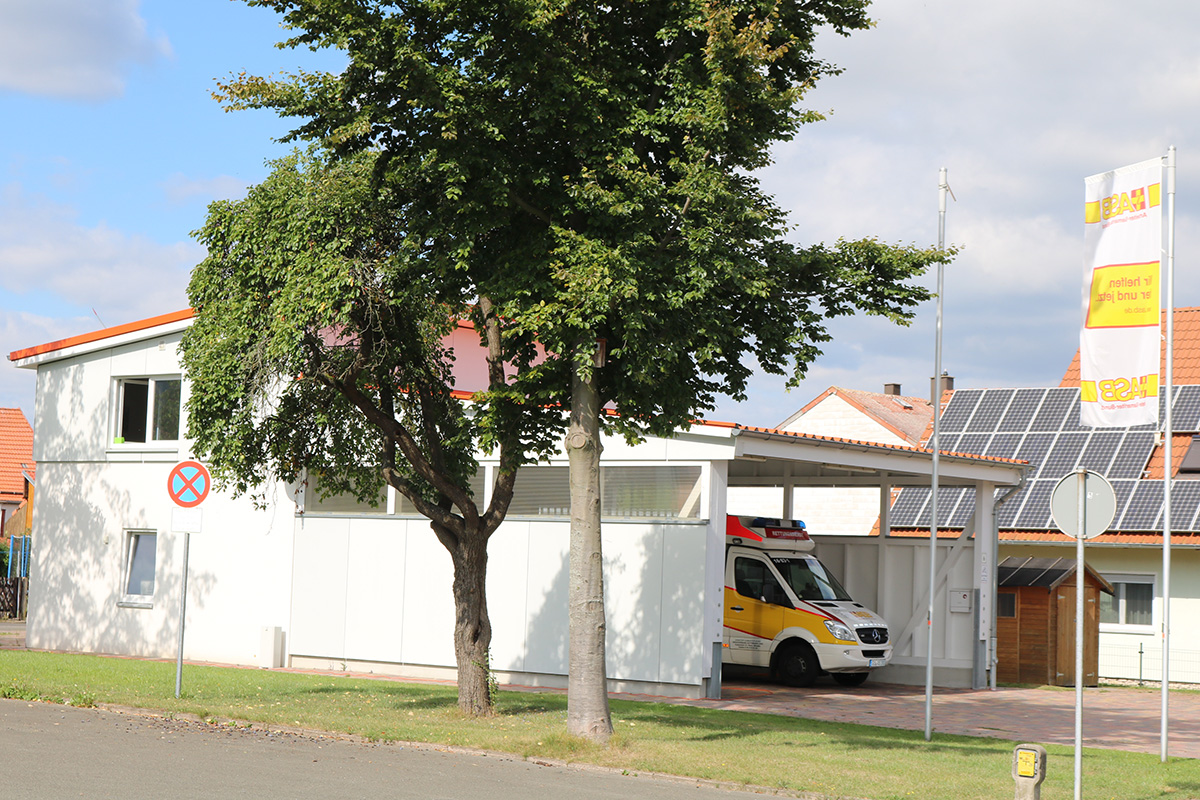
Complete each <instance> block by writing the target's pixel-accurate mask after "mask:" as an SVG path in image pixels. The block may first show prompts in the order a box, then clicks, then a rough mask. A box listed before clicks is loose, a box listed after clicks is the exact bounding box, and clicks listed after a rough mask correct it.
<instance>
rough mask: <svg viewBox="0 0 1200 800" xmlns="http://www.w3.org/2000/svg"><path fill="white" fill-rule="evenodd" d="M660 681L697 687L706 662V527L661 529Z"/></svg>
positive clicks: (689, 526) (692, 526)
mask: <svg viewBox="0 0 1200 800" xmlns="http://www.w3.org/2000/svg"><path fill="white" fill-rule="evenodd" d="M662 535H663V548H662V553H663V557H662V621H661V624H660V631H659V646H660V654H659V673H658V679H659V680H661V681H665V682H674V683H690V684H698V683H700V679H701V677H702V674H703V673H702V670H703V660H704V652H705V649H706V648H705V645H704V574H705V572H704V571H705V539H706V537H707V535H708V527H707V526H706V525H664V526H662Z"/></svg>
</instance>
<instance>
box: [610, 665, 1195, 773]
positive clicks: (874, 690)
mask: <svg viewBox="0 0 1200 800" xmlns="http://www.w3.org/2000/svg"><path fill="white" fill-rule="evenodd" d="M722 688H723V691H722V699H720V700H669V699H667V698H655V699H660V700H662V701H663V702H672V703H682V704H687V705H693V706H701V707H706V708H723V709H729V710H733V711H753V712H758V713H764V714H782V715H786V716H793V717H804V718H806V719H817V720H825V721H828V722H852V723H858V724H862V725H876V726H879V727H884V728H901V729H908V730H918V731H923V730H925V687H924V686H898V685H893V684H882V683H874V684H872V683H870V682H868V683H866V684H864V685H863V686H860V687H857V688H854V689H846V688H843V687H841V686H838V685H836V684H834V683H832V682H831V681H829V680H828V679H822V680H820V681H818V682H817V684H816V685H814V686H811V687H809V688H807V689H792V688H790V687H785V686H780V685H776V684H772V683H769V682H766V681H763V680H757V679H754V678H748V677H742V676H737V677H734V678H732V679H729V678H726V680H725V682H724V685H723V687H722ZM614 697H622V698H630V699H637V698H642V699H650V698H648V697H646V696H644V695H614ZM1169 700H1170V702H1169V718H1170V729H1169V732H1168V733H1169V738H1168V751H1169V754H1170V755H1171V756H1174V757H1182V758H1200V692H1194V691H1186V692H1180V691H1172V692H1171V694H1170V698H1169ZM1161 703H1162V695H1161V693H1160V692H1159V691H1158V689H1157V687H1155V688H1153V689H1151V688H1133V687H1107V686H1102V687H1097V688H1087V689H1084V692H1083V744H1084V746H1085V747H1104V748H1110V749H1116V750H1131V751H1135V752H1142V753H1154V754H1158V753H1159V752H1161V749H1160V748H1161V744H1160V739H1159V736H1160V719H1161V708H1162V706H1161ZM933 730H934V736H935V738H936V735H937V734H938V733H947V734H963V735H966V736H989V737H994V738H1000V739H1009V740H1012V741H1014V742H1033V743H1038V744H1064V745H1073V744H1074V743H1075V690H1074V689H1072V688H1062V687H1049V686H1042V687H1035V688H1000V689H997V690H995V691H990V690H987V689H984V690H980V691H973V690H970V689H938V688H935V689H934V693H933Z"/></svg>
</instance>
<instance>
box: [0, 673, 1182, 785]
mask: <svg viewBox="0 0 1200 800" xmlns="http://www.w3.org/2000/svg"><path fill="white" fill-rule="evenodd" d="M183 685H184V691H183V697H182V698H181V699H179V700H176V699H175V696H174V695H175V665H174V664H173V663H165V662H154V661H135V660H128V659H116V658H101V657H97V656H81V655H62V654H51V653H36V652H27V651H22V650H5V651H0V697H13V698H20V699H27V700H48V701H51V702H59V703H62V702H66V703H71V704H73V705H84V706H86V705H93V704H99V703H111V704H117V705H125V706H135V707H139V708H146V709H155V710H159V711H163V712H168V713H172V712H173V713H187V714H196V715H198V716H200V717H202V718H206V719H210V720H212V721H213V722H214V724H221V723H223V722H224V723H226V724H228V723H227V721H229V720H241V721H246V722H257V723H266V724H269V725H280V726H293V727H301V728H310V729H316V730H322V731H335V732H345V733H351V734H356V735H359V736H364V737H368V738H371V739H376V740H386V741H413V742H431V743H440V744H451V745H460V746H465V747H475V748H481V749H487V750H499V751H504V752H508V753H514V754H518V755H522V756H526V757H542V758H553V759H561V760H564V761H575V762H586V763H589V764H599V765H603V766H609V767H614V768H617V769H622V770H626V771H628V772H631V773H638V772H664V773H671V774H676V775H687V776H693V777H698V778H709V779H714V780H721V781H733V782H735V783H745V784H750V785H755V786H767V787H772V788H781V789H787V790H792V791H795V792H816V793H820V794H823V795H828V796H833V797H854V798H870V799H871V800H890V799H891V798H921V800H938V799H939V798H941V799H944V800H969V799H970V798H1005V797H1011V796H1012V795H1013V781H1012V777H1011V774H1012V773H1011V761H1012V748H1013V745H1014V743H1013V742H1007V741H1003V740H999V739H976V738H971V737H966V736H949V735H943V734H937V735H936V736H935V737H934V740H933V741H932V742H926V741H925V740H924V737H923V735H922V734H921V733H920V732H918V731H900V730H892V729H889V728H872V727H868V726H865V725H848V724H838V723H827V722H816V721H812V720H805V719H794V718H789V717H779V716H772V715H766V714H748V713H742V712H734V711H720V710H713V709H701V708H690V707H687V706H675V705H666V704H659V703H641V702H631V701H614V702H613V703H612V711H613V724H614V727H615V728H616V733H615V735H614V736H613V740H612V742H611V743H610V744H609V745H608V746H607V747H598V746H595V745H592V744H589V743H587V742H583V741H580V740H578V739H575V738H574V737H571V736H569V735H567V733H566V702H567V701H566V697H565V696H564V695H562V694H557V693H555V694H550V693H545V694H542V693H527V692H501V693H500V695H499V698H498V702H497V709H498V713H497V714H496V715H495V716H493V717H490V718H486V719H469V718H465V717H463V716H462V715H461V714H460V713H459V712H458V708H457V705H456V695H455V690H454V688H453V687H448V686H440V685H428V684H412V683H400V682H398V681H391V680H373V679H366V678H345V677H337V676H334V677H331V676H322V675H299V674H293V673H284V672H272V671H265V670H252V669H234V668H224V667H201V666H192V665H188V666H186V667H185V669H184V675H183ZM1048 750H1049V752H1050V759H1049V767H1048V769H1047V773H1048V776H1049V777H1048V778H1047V780H1046V782H1045V783H1044V784H1043V785H1042V797H1043V798H1044V800H1059V799H1063V800H1065V799H1066V798H1070V797H1072V796H1073V791H1074V790H1073V784H1072V777H1073V750H1072V748H1070V747H1063V746H1053V745H1052V746H1050V747H1049V748H1048ZM1083 769H1084V796H1086V797H1088V798H1091V799H1092V800H1097V799H1099V798H1113V800H1141V799H1142V798H1177V799H1178V800H1183V798H1200V760H1192V759H1173V760H1171V761H1170V762H1169V763H1167V764H1165V765H1164V764H1160V763H1159V760H1158V756H1157V755H1149V754H1141V753H1125V752H1118V751H1111V750H1096V749H1089V750H1087V751H1086V753H1085V755H1084V760H1083Z"/></svg>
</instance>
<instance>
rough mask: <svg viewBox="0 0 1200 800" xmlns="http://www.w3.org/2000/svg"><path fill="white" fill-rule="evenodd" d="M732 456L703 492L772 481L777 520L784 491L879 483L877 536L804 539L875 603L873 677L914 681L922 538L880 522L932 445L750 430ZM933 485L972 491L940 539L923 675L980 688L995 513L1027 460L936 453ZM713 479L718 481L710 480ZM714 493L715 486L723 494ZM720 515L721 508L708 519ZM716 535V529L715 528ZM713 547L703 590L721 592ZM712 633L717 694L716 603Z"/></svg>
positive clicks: (918, 665)
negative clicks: (882, 660) (877, 667)
mask: <svg viewBox="0 0 1200 800" xmlns="http://www.w3.org/2000/svg"><path fill="white" fill-rule="evenodd" d="M732 443H733V457H732V458H731V459H729V460H726V461H719V462H718V461H714V462H713V475H712V481H713V486H712V490H713V492H712V493H713V496H714V497H724V496H725V493H726V492H727V490H728V489H729V488H733V487H771V488H775V489H778V490H779V491H780V492H781V493H782V496H783V506H782V507H783V516H784V517H793V516H795V514H794V513H793V508H792V498H793V494H794V492H793V489H796V488H800V487H833V488H862V487H872V488H877V489H878V490H879V496H880V503H879V528H878V534H879V535H870V536H822V535H820V534H816V535H814V536H813V538H814V540H816V542H817V555H818V557H820V558H821V560H822V561H823V562H825V563H826V564H827V565H828V566H829V567H830V568H831V569H833V571H834V572H835V573H837V574H838V575H839V576H840V577H841V578H842V582H843V583H844V584H845V586H846V588H847V590H848V591H849V592H850V593H851V594H852V595H853V596H854V597H855V599H856V600H858V601H859V602H861V603H863V604H864V605H867V606H869V607H871V608H873V609H875V610H876V611H877V612H878V613H880V614H881V615H882V616H883V617H884V618H885V619H886V620H887V621H888V623H889V626H890V627H891V632H892V643H893V648H894V649H893V657H892V663H891V664H889V665H888V666H887V667H885V668H883V669H882V670H881V671H880V673H879V676H878V677H879V679H880V680H881V681H886V682H890V683H899V684H923V683H924V681H925V672H926V653H927V646H928V641H929V640H928V636H929V635H930V626H929V625H926V624H925V622H926V619H927V617H928V609H929V584H930V580H929V569H930V563H929V562H930V559H929V538H928V536H922V537H913V536H902V537H898V536H893V535H892V531H891V526H890V523H889V506H890V497H891V494H892V490H893V489H898V488H901V487H905V486H926V487H927V486H929V485H930V484H931V481H932V477H933V453H932V451H930V450H922V449H918V448H911V447H899V446H892V445H882V444H873V443H868V442H859V441H852V440H844V439H833V438H827V437H820V436H810V435H804V434H793V433H786V432H781V431H775V430H766V429H760V428H748V427H736V428H735V429H734V430H733V431H732ZM938 462H939V464H938V483H939V486H940V487H967V488H973V489H974V500H975V511H974V513H973V514H972V516H971V517H970V519H969V520H968V522H967V523H966V525H965V526H964V528H963V529H962V531H961V533H960V532H958V531H954V532H950V531H946V532H945V533H953V534H954V535H953V536H942V535H939V537H938V540H937V544H936V551H937V552H936V572H935V575H934V584H935V586H936V590H935V596H934V604H933V606H934V619H933V624H932V636H933V680H934V684H935V685H937V686H941V687H954V688H967V687H970V688H982V687H984V686H986V685H987V684H988V682H989V679H990V678H991V677H992V675H991V673H992V671H993V670H994V666H995V647H996V641H995V602H994V598H995V594H996V589H995V564H996V553H997V525H996V513H995V512H996V509H997V507H998V505H999V503H1001V502H1003V499H1004V498H1005V497H1006V496H1008V494H1010V493H1011V489H1012V488H1013V487H1018V486H1020V484H1021V483H1022V481H1023V479H1024V474H1025V471H1026V469H1027V465H1025V464H1024V463H1023V462H1016V461H1012V460H1007V459H995V458H984V457H981V456H973V455H963V454H957V453H945V452H943V453H940V454H939V458H938ZM718 484H723V486H720V485H718ZM722 490H724V491H722ZM716 518H717V519H723V518H724V509H723V508H722V509H721V513H720V515H719V516H717V517H716ZM722 539H723V534H722ZM723 558H724V550H723V547H716V548H713V547H710V548H709V564H708V570H707V572H708V580H709V587H710V592H709V597H720V596H721V595H722V593H723V588H724V563H723ZM715 614H716V618H717V622H716V632H717V633H718V635H717V636H716V637H715V638H713V639H709V641H715V642H717V644H716V647H715V650H714V653H713V665H714V669H713V671H712V676H713V680H712V684H714V685H712V686H710V687H709V692H708V694H709V696H710V697H719V696H720V671H719V667H718V666H717V665H718V664H719V663H720V651H721V646H720V638H721V637H720V635H719V632H720V631H721V630H722V626H723V624H724V621H723V606H722V605H721V604H720V603H718V605H717V608H716V609H715Z"/></svg>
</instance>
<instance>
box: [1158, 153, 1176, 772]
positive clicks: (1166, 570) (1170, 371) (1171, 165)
mask: <svg viewBox="0 0 1200 800" xmlns="http://www.w3.org/2000/svg"><path fill="white" fill-rule="evenodd" d="M1166 283H1167V342H1166V350H1167V352H1166V361H1167V368H1166V379H1167V380H1166V383H1167V386H1166V389H1167V395H1166V401H1165V405H1166V412H1165V415H1164V417H1163V427H1164V429H1165V433H1164V436H1163V464H1164V466H1165V469H1163V612H1162V613H1163V619H1162V642H1163V644H1162V720H1161V728H1162V734H1161V737H1160V738H1161V740H1162V741H1161V747H1160V750H1161V753H1160V754H1159V758H1160V759H1161V760H1162V761H1164V762H1165V761H1166V760H1167V728H1168V724H1167V709H1168V706H1169V700H1168V697H1169V691H1170V690H1169V687H1170V664H1171V470H1172V461H1171V440H1172V438H1174V435H1175V430H1174V424H1173V420H1172V418H1171V399H1172V398H1171V392H1172V388H1173V385H1174V378H1175V373H1174V368H1175V146H1174V145H1171V146H1170V147H1169V148H1167V281H1166Z"/></svg>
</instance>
